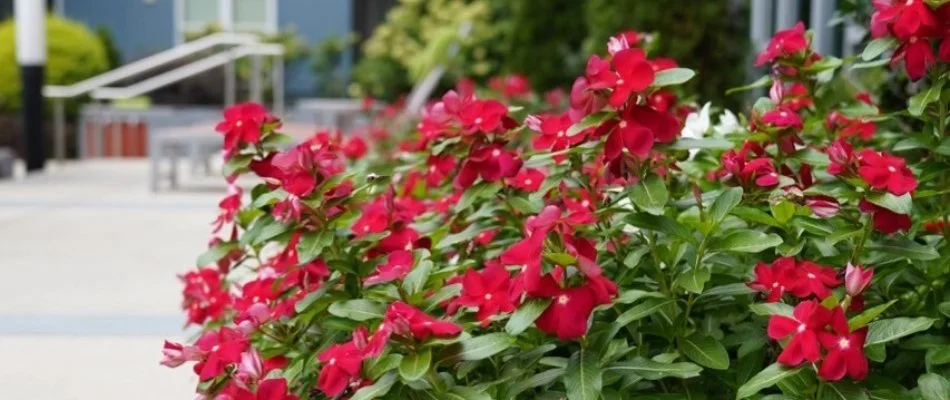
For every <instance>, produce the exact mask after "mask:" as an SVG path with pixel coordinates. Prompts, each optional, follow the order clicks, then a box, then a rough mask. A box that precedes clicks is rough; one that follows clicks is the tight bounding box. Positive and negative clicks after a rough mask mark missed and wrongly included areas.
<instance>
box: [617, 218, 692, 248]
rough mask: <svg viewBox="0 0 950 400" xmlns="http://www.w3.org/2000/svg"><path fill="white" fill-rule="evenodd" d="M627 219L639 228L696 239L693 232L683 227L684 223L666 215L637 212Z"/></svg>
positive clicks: (685, 238) (681, 237)
mask: <svg viewBox="0 0 950 400" xmlns="http://www.w3.org/2000/svg"><path fill="white" fill-rule="evenodd" d="M625 221H626V222H627V223H628V224H630V225H633V226H635V227H637V228H641V229H649V230H652V231H657V232H661V233H665V234H667V235H670V236H674V237H677V238H680V239H683V240H684V241H687V242H693V241H694V240H695V239H694V238H693V235H692V233H690V231H689V230H687V229H686V228H685V227H683V225H680V223H679V222H676V220H674V219H672V218H670V217H667V216H664V215H653V214H648V213H636V214H631V215H629V216H627V218H626V219H625Z"/></svg>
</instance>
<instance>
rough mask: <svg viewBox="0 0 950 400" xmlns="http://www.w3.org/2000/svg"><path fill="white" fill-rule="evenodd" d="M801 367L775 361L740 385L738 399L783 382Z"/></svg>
mask: <svg viewBox="0 0 950 400" xmlns="http://www.w3.org/2000/svg"><path fill="white" fill-rule="evenodd" d="M800 370H801V368H800V367H799V368H785V367H783V366H782V365H780V364H778V363H775V364H772V365H769V366H768V367H765V369H763V370H762V371H759V373H758V374H755V376H753V377H752V378H751V379H749V381H748V382H746V383H744V384H743V385H742V386H740V387H739V391H738V392H737V393H736V399H744V398H746V397H750V396H752V395H754V394H756V393H759V391H761V390H762V389H767V388H770V387H772V386H775V385H776V384H777V383H779V382H781V381H782V380H784V379H785V378H788V377H791V376H793V375H795V374H797V373H799V371H800Z"/></svg>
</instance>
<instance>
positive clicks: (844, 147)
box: [827, 139, 857, 175]
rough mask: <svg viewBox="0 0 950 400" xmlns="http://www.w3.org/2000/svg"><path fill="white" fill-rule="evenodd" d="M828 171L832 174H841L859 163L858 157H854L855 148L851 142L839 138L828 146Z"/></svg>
mask: <svg viewBox="0 0 950 400" xmlns="http://www.w3.org/2000/svg"><path fill="white" fill-rule="evenodd" d="M827 153H828V160H829V161H830V164H829V165H828V173H829V174H831V175H841V174H843V173H845V172H847V171H849V170H850V169H851V167H852V166H854V165H856V164H857V158H855V157H854V150H853V149H852V148H851V144H850V143H848V142H847V141H846V140H843V139H838V140H835V141H834V142H832V143H831V146H828V150H827Z"/></svg>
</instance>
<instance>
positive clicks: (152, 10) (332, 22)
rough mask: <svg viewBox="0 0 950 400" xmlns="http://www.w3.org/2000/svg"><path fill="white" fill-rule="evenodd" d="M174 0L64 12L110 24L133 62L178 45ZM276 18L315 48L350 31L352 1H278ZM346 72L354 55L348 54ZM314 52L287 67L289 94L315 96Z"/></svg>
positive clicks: (68, 1) (67, 6) (72, 1)
mask: <svg viewBox="0 0 950 400" xmlns="http://www.w3.org/2000/svg"><path fill="white" fill-rule="evenodd" d="M174 3H175V1H174V0H149V1H145V0H65V1H64V13H63V14H65V16H66V17H68V18H72V19H75V20H79V21H81V22H83V23H85V24H86V25H88V26H89V27H90V28H95V27H96V26H99V25H104V26H106V27H107V28H108V29H109V32H110V33H111V34H112V36H113V39H114V40H115V43H116V46H117V47H118V48H119V51H120V52H121V54H122V59H123V62H129V61H134V60H136V59H140V58H142V57H145V56H148V55H150V54H154V53H156V52H159V51H162V50H165V49H168V48H171V47H172V46H174V45H175V22H174V21H175V20H174V18H175V4H174ZM277 7H278V10H277V23H278V26H279V27H280V29H281V30H286V29H289V28H291V27H293V28H294V30H295V31H296V33H297V35H298V36H300V37H301V38H302V39H303V40H304V42H305V43H306V45H307V47H308V48H312V47H313V46H314V45H316V44H317V43H319V42H321V41H323V40H324V39H326V38H329V37H332V36H342V35H345V34H347V33H348V32H350V31H351V30H352V26H351V25H352V17H351V14H352V11H351V10H352V7H353V4H352V0H277ZM344 60H345V61H344V66H343V70H344V73H345V74H346V72H348V71H349V69H350V60H351V57H350V56H349V55H347V56H346V57H344ZM310 63H311V61H310V54H309V52H308V54H305V55H304V56H302V57H301V59H299V60H295V61H293V62H289V63H288V64H287V66H286V77H285V79H286V89H287V96H288V97H290V98H297V97H312V96H314V95H315V86H316V81H315V77H314V76H313V72H312V68H311V66H310Z"/></svg>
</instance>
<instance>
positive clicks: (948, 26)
mask: <svg viewBox="0 0 950 400" xmlns="http://www.w3.org/2000/svg"><path fill="white" fill-rule="evenodd" d="M937 18H938V19H939V20H940V21H944V23H943V39H941V41H940V48H939V49H938V50H937V55H938V56H939V57H940V59H941V60H942V61H945V62H950V3H947V4H944V5H942V6H940V8H938V9H937Z"/></svg>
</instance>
